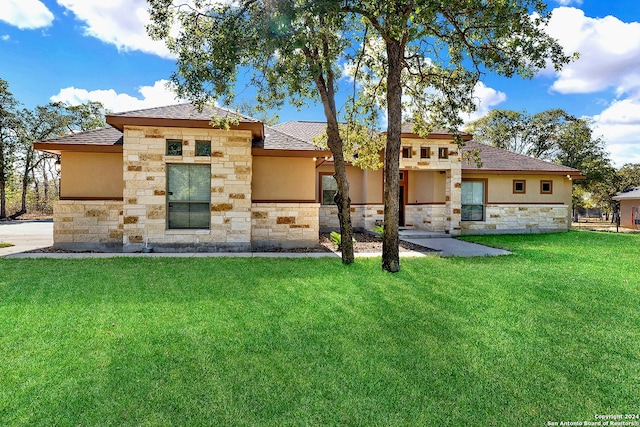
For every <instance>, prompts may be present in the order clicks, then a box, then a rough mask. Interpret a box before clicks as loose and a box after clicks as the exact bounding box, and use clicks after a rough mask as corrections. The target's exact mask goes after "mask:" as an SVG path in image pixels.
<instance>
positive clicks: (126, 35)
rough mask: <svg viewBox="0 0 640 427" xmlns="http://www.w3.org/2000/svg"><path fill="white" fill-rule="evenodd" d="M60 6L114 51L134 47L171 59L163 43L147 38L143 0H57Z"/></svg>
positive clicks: (147, 13) (90, 34) (147, 19)
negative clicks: (114, 47)
mask: <svg viewBox="0 0 640 427" xmlns="http://www.w3.org/2000/svg"><path fill="white" fill-rule="evenodd" d="M58 4H59V5H60V6H63V7H65V8H66V9H68V10H70V11H71V12H73V14H74V15H75V16H76V18H77V19H78V20H80V21H83V22H84V23H85V24H86V26H85V27H84V30H85V34H86V35H88V36H91V37H95V38H97V39H99V40H102V41H103V42H105V43H109V44H113V45H115V46H116V47H117V48H118V50H123V51H128V50H138V51H141V52H145V53H150V54H153V55H158V56H161V57H163V58H173V56H172V55H171V53H170V52H169V50H168V49H167V47H166V46H165V44H164V42H156V41H153V40H151V38H150V37H149V36H148V35H147V33H146V30H145V25H147V24H148V23H149V22H150V20H149V12H148V11H147V9H148V7H149V6H148V4H147V2H146V0H110V1H104V0H58Z"/></svg>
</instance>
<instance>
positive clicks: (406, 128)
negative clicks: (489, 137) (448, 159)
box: [402, 121, 471, 141]
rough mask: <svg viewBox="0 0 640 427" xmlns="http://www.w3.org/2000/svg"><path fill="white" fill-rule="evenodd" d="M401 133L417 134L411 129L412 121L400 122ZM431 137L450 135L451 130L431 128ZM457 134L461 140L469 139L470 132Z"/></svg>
mask: <svg viewBox="0 0 640 427" xmlns="http://www.w3.org/2000/svg"><path fill="white" fill-rule="evenodd" d="M402 133H403V134H413V135H416V136H417V135H418V134H417V133H415V132H414V131H413V122H411V121H410V122H405V123H403V124H402ZM429 135H430V136H431V137H438V136H440V137H451V132H449V131H448V130H446V129H433V130H432V131H431V133H430V134H429ZM459 135H460V136H461V137H462V139H463V140H465V141H468V140H470V139H471V134H469V133H465V132H460V133H459Z"/></svg>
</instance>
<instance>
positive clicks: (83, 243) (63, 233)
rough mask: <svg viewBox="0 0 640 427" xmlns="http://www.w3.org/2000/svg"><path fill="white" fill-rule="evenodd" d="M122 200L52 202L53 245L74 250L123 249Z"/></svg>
mask: <svg viewBox="0 0 640 427" xmlns="http://www.w3.org/2000/svg"><path fill="white" fill-rule="evenodd" d="M122 205H123V203H122V202H121V201H117V200H59V201H57V202H55V203H54V205H53V241H54V244H53V246H54V247H56V248H60V249H73V250H100V251H120V250H122V236H123V221H122V220H123V210H122Z"/></svg>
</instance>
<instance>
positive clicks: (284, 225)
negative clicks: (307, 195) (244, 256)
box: [251, 202, 320, 250]
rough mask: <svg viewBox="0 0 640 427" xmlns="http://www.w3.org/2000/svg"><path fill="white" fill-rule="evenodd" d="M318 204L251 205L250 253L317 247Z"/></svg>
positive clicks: (274, 203)
mask: <svg viewBox="0 0 640 427" xmlns="http://www.w3.org/2000/svg"><path fill="white" fill-rule="evenodd" d="M319 206H320V204H318V203H278V202H272V203H253V204H252V206H251V246H252V250H269V249H289V248H299V247H312V246H316V245H317V244H318V233H319V231H320V230H319V227H320V225H319V221H318V208H319Z"/></svg>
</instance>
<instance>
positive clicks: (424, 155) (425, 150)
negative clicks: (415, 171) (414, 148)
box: [420, 147, 431, 159]
mask: <svg viewBox="0 0 640 427" xmlns="http://www.w3.org/2000/svg"><path fill="white" fill-rule="evenodd" d="M420 158H421V159H429V158H431V149H430V148H429V147H420Z"/></svg>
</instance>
